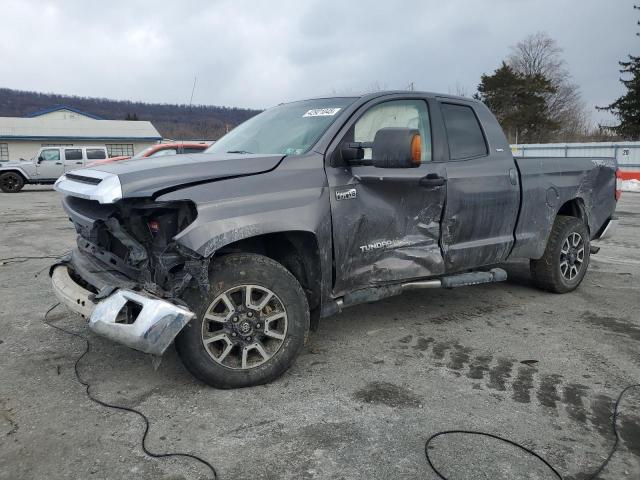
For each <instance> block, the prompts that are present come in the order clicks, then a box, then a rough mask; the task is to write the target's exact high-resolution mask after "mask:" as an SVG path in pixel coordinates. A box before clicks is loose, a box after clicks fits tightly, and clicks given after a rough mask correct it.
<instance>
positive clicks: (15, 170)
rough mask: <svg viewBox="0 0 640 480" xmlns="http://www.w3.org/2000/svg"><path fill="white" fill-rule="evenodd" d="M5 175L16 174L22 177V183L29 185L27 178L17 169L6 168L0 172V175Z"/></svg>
mask: <svg viewBox="0 0 640 480" xmlns="http://www.w3.org/2000/svg"><path fill="white" fill-rule="evenodd" d="M5 173H17V174H18V175H20V176H21V177H22V180H23V181H24V183H29V179H28V177H27V176H26V175H25V173H24V172H23V171H22V170H21V169H19V168H8V169H6V170H0V175H4V174H5Z"/></svg>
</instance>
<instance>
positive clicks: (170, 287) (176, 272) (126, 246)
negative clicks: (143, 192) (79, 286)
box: [64, 196, 208, 298]
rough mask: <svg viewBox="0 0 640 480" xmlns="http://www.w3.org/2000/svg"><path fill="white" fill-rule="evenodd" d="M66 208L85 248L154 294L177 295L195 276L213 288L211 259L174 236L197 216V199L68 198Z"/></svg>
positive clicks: (65, 203) (200, 282)
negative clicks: (110, 200) (110, 201)
mask: <svg viewBox="0 0 640 480" xmlns="http://www.w3.org/2000/svg"><path fill="white" fill-rule="evenodd" d="M64 207H65V210H66V212H67V213H68V214H69V218H70V220H71V221H72V222H73V224H74V226H75V229H76V231H77V233H78V239H77V243H78V249H79V250H80V252H83V253H86V254H87V255H88V256H92V257H94V258H96V259H98V260H100V261H101V262H102V263H104V264H106V265H108V266H109V267H110V269H111V270H115V271H117V272H119V273H120V274H122V275H124V276H126V277H127V278H128V279H130V280H132V281H133V282H134V283H136V284H138V285H141V286H144V289H145V290H147V291H149V292H150V293H153V294H155V295H158V296H160V297H163V298H177V297H179V296H180V294H181V293H182V292H183V291H184V289H185V288H186V287H187V286H188V285H189V284H190V283H191V281H192V280H194V279H196V282H197V284H198V285H200V287H201V288H203V289H207V288H208V276H207V269H208V261H207V260H206V259H205V258H203V257H201V256H200V255H199V254H197V253H196V252H193V251H191V250H189V249H188V248H186V247H184V246H181V245H180V244H178V243H177V242H175V241H174V240H173V238H174V237H175V236H176V235H177V234H178V233H179V232H181V231H182V230H184V229H185V228H186V227H187V226H188V225H189V224H191V223H192V222H193V221H194V220H195V218H196V217H197V210H196V207H195V205H194V204H193V203H192V202H190V201H173V202H156V201H153V200H151V199H130V200H122V201H120V202H117V204H110V205H104V204H100V203H98V202H96V201H94V200H86V199H82V198H78V197H72V196H67V197H65V198H64ZM84 283H86V282H84ZM93 287H94V289H95V287H96V286H95V285H93Z"/></svg>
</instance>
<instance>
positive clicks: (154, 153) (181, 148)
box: [87, 142, 209, 167]
mask: <svg viewBox="0 0 640 480" xmlns="http://www.w3.org/2000/svg"><path fill="white" fill-rule="evenodd" d="M207 148H209V145H207V144H206V143H193V142H192V143H187V142H176V143H159V144H158V145H152V146H151V147H148V148H145V149H144V150H142V151H141V152H138V153H136V154H135V155H134V156H133V157H131V156H126V155H123V156H119V157H111V158H105V159H104V160H96V161H95V162H91V163H89V164H87V166H88V167H94V166H96V165H104V164H107V163H114V162H120V161H122V160H129V159H130V158H131V159H141V158H149V157H161V156H164V155H181V154H183V153H202V152H204V151H205V150H206V149H207Z"/></svg>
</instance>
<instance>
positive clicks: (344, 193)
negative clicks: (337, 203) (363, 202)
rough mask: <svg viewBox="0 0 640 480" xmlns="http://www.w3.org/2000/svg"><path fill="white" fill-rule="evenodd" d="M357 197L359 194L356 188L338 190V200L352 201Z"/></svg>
mask: <svg viewBox="0 0 640 480" xmlns="http://www.w3.org/2000/svg"><path fill="white" fill-rule="evenodd" d="M357 196H358V192H357V191H356V189H355V188H350V189H348V190H336V200H351V199H352V198H356V197H357Z"/></svg>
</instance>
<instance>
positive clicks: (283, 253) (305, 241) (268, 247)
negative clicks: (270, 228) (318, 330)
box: [214, 230, 322, 310]
mask: <svg viewBox="0 0 640 480" xmlns="http://www.w3.org/2000/svg"><path fill="white" fill-rule="evenodd" d="M240 252H243V253H257V254H260V255H264V256H266V257H269V258H271V259H272V260H275V261H276V262H278V263H280V264H281V265H283V266H284V267H285V268H286V269H287V270H289V272H291V274H292V275H293V276H294V277H295V278H296V279H297V280H298V282H300V285H302V288H303V290H304V292H305V294H306V296H307V301H308V302H309V308H310V309H311V310H314V309H317V308H319V307H320V302H321V284H322V282H321V279H322V270H321V260H320V245H319V242H318V238H317V236H316V235H315V234H314V233H313V232H308V231H302V230H291V231H281V232H272V233H263V234H260V235H255V236H251V237H246V238H243V239H241V240H237V241H235V242H232V243H229V244H228V245H225V246H224V247H222V248H220V249H219V250H217V251H216V253H215V254H214V257H215V256H220V255H225V254H229V253H240Z"/></svg>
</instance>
